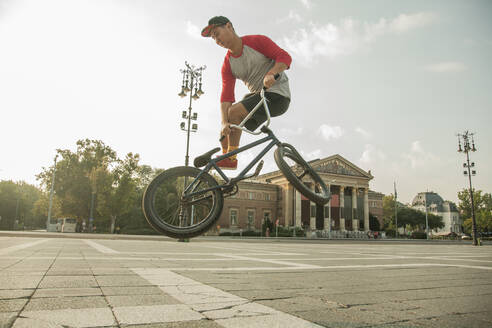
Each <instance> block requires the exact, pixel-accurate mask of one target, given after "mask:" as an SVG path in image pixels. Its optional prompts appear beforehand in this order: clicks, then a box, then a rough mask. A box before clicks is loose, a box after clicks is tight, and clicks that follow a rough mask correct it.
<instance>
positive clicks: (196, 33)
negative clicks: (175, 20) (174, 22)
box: [186, 21, 202, 39]
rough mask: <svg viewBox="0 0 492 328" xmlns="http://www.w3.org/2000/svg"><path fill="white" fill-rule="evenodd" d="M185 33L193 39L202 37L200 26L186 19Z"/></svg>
mask: <svg viewBox="0 0 492 328" xmlns="http://www.w3.org/2000/svg"><path fill="white" fill-rule="evenodd" d="M186 34H188V35H189V36H191V37H192V38H195V39H202V35H201V31H200V28H199V27H198V26H196V25H195V24H193V23H192V22H190V21H186Z"/></svg>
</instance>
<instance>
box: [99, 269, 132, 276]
mask: <svg viewBox="0 0 492 328" xmlns="http://www.w3.org/2000/svg"><path fill="white" fill-rule="evenodd" d="M92 272H93V273H94V275H95V276H105V275H110V276H111V275H120V276H121V275H135V273H134V272H133V271H131V270H129V269H126V268H92Z"/></svg>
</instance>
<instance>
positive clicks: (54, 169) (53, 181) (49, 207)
mask: <svg viewBox="0 0 492 328" xmlns="http://www.w3.org/2000/svg"><path fill="white" fill-rule="evenodd" d="M57 158H58V154H56V156H55V166H53V176H52V178H51V190H50V204H49V206H48V219H46V231H48V230H49V227H50V222H51V208H52V207H53V191H54V187H55V174H56V159H57Z"/></svg>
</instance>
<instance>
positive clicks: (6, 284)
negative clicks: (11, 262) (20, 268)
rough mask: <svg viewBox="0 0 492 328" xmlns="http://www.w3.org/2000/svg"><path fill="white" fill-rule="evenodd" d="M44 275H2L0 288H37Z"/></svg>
mask: <svg viewBox="0 0 492 328" xmlns="http://www.w3.org/2000/svg"><path fill="white" fill-rule="evenodd" d="M42 278H43V276H37V275H36V276H17V275H16V276H10V275H3V276H0V289H26V288H36V287H37V286H38V284H39V282H40V281H41V279H42Z"/></svg>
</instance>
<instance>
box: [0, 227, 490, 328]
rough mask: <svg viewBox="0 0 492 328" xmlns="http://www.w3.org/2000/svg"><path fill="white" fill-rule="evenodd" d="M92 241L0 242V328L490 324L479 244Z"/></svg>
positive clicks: (485, 254) (484, 255)
mask: <svg viewBox="0 0 492 328" xmlns="http://www.w3.org/2000/svg"><path fill="white" fill-rule="evenodd" d="M97 238H98V237H97V236H93V238H91V239H88V238H86V239H76V238H52V236H50V235H49V234H45V237H43V234H38V235H36V236H32V237H29V238H28V237H25V236H20V237H12V236H5V235H4V236H0V327H15V328H20V327H127V326H128V327H179V328H188V327H205V328H216V327H217V328H218V327H226V328H237V327H265V328H266V327H268V328H275V327H281V328H289V327H295V328H303V327H381V328H383V327H491V326H492V246H490V245H486V246H482V247H473V246H471V245H470V243H460V242H457V243H440V242H414V243H411V242H381V241H364V242H362V241H319V242H312V241H303V240H297V241H287V240H238V239H205V238H203V239H202V238H198V239H194V240H192V241H191V242H189V243H179V242H176V241H174V240H172V239H166V238H163V237H162V238H159V239H157V238H154V239H151V238H148V239H143V238H142V239H139V240H127V239H123V238H124V237H118V238H116V239H97ZM101 238H102V237H101Z"/></svg>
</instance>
